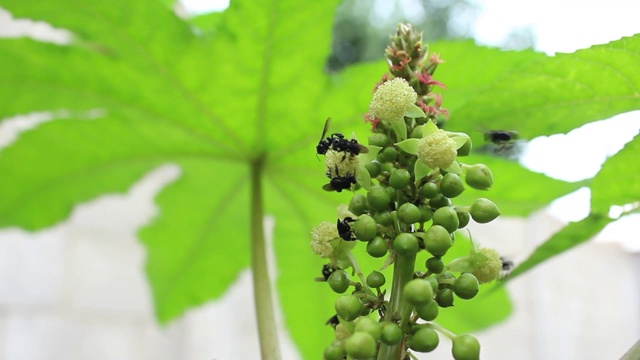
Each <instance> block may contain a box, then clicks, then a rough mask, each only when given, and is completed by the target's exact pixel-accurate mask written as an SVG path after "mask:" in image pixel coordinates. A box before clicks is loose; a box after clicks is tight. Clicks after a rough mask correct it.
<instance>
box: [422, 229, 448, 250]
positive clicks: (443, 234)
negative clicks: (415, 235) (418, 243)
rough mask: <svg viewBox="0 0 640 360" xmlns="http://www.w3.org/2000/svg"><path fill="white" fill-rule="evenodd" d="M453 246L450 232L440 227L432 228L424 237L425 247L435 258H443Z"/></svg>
mask: <svg viewBox="0 0 640 360" xmlns="http://www.w3.org/2000/svg"><path fill="white" fill-rule="evenodd" d="M451 245H453V243H452V241H451V235H450V234H449V231H448V230H447V229H445V228H444V227H442V226H440V225H433V226H431V227H430V228H429V229H428V230H427V232H426V233H425V236H424V246H425V248H426V249H427V251H428V252H430V253H431V255H433V256H443V255H444V254H446V253H447V250H449V248H450V247H451Z"/></svg>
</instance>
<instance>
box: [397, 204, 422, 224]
mask: <svg viewBox="0 0 640 360" xmlns="http://www.w3.org/2000/svg"><path fill="white" fill-rule="evenodd" d="M421 216H422V214H421V213H420V209H418V207H417V206H415V205H413V204H412V203H404V204H402V205H400V207H399V208H398V220H400V221H401V222H402V223H404V224H407V225H411V224H415V223H417V222H418V221H420V217H421Z"/></svg>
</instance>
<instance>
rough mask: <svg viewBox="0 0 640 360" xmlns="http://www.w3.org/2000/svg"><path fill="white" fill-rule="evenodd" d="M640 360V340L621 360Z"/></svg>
mask: <svg viewBox="0 0 640 360" xmlns="http://www.w3.org/2000/svg"><path fill="white" fill-rule="evenodd" d="M636 359H640V340H638V341H636V343H635V344H633V346H632V347H631V349H629V351H627V352H626V353H625V354H624V355H622V357H621V358H620V360H636Z"/></svg>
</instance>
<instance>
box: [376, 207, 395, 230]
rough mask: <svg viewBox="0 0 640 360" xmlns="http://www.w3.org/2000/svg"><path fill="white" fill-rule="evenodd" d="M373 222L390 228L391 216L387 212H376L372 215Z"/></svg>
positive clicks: (389, 212)
mask: <svg viewBox="0 0 640 360" xmlns="http://www.w3.org/2000/svg"><path fill="white" fill-rule="evenodd" d="M373 220H375V221H376V222H377V223H378V224H380V225H382V226H391V225H392V224H393V214H392V213H391V211H388V210H383V211H376V213H375V214H374V215H373Z"/></svg>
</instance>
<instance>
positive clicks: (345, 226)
mask: <svg viewBox="0 0 640 360" xmlns="http://www.w3.org/2000/svg"><path fill="white" fill-rule="evenodd" d="M354 221H355V220H354V219H353V218H351V217H349V216H347V217H345V218H344V220H342V221H340V219H338V221H337V223H336V226H337V227H338V235H340V237H341V238H342V239H343V240H345V241H354V240H356V237H355V235H354V234H353V230H351V225H349V224H350V223H353V222H354Z"/></svg>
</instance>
